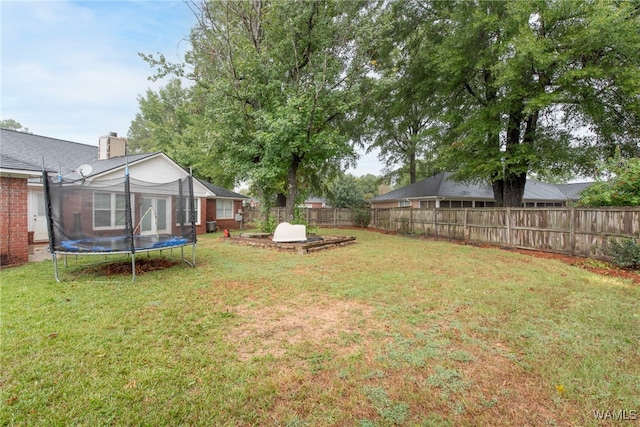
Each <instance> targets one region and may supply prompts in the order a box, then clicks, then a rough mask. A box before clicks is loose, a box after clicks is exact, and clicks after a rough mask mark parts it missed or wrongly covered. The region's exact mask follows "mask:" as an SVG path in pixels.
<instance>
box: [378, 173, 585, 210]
mask: <svg viewBox="0 0 640 427" xmlns="http://www.w3.org/2000/svg"><path fill="white" fill-rule="evenodd" d="M452 175H453V174H452V173H451V172H441V173H439V174H436V175H434V176H431V177H429V178H426V179H423V180H422V181H418V182H416V183H413V184H410V185H407V186H406V187H402V188H398V189H397V190H393V191H390V192H388V193H386V194H382V195H380V196H377V197H374V198H373V199H372V200H371V202H372V203H376V202H389V201H396V200H405V199H419V198H436V197H437V198H444V199H453V198H455V199H474V200H494V197H493V189H492V188H491V186H490V185H479V184H464V183H458V182H455V181H453V179H451V176H452ZM588 185H590V184H588V183H587V184H585V185H584V186H582V187H581V188H579V187H578V186H576V185H575V184H565V185H564V186H562V188H564V189H565V191H563V190H562V189H561V186H557V185H553V184H547V183H544V182H539V181H535V180H531V179H528V180H527V183H526V185H525V188H524V197H523V200H524V201H528V200H535V201H539V200H548V201H565V200H568V199H570V200H575V199H577V198H578V194H579V192H580V191H581V190H583V189H584V188H585V187H586V186H588ZM578 188H579V190H578Z"/></svg>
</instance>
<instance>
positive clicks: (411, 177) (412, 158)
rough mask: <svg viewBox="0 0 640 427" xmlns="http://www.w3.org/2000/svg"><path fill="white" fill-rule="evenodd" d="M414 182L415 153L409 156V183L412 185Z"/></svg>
mask: <svg viewBox="0 0 640 427" xmlns="http://www.w3.org/2000/svg"><path fill="white" fill-rule="evenodd" d="M415 182H416V153H415V152H413V153H411V154H410V155H409V183H410V184H414V183H415Z"/></svg>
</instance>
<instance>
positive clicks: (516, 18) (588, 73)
mask: <svg viewBox="0 0 640 427" xmlns="http://www.w3.org/2000/svg"><path fill="white" fill-rule="evenodd" d="M394 7H395V9H394V13H395V16H396V19H400V17H411V19H405V21H404V22H405V24H406V25H407V26H409V27H408V28H414V30H411V31H407V32H406V33H407V34H408V35H407V37H406V38H404V39H401V40H399V41H397V42H396V43H397V44H398V45H401V46H402V45H410V43H408V42H405V40H409V38H410V37H412V36H413V35H414V34H416V32H418V33H419V34H421V35H422V37H420V39H419V40H420V41H419V42H418V43H417V47H416V48H415V49H412V50H408V51H407V52H409V54H411V55H413V56H415V57H419V58H420V61H421V62H422V63H423V64H424V68H425V69H426V70H434V72H430V73H428V74H426V75H424V76H423V77H424V78H425V79H426V80H427V84H428V87H430V88H434V89H435V90H434V92H433V94H432V101H433V102H434V103H435V104H436V105H439V107H438V108H436V109H434V110H433V111H439V112H438V113H437V114H436V116H435V117H433V119H434V122H435V123H440V124H442V129H441V131H442V133H441V135H442V138H441V142H440V144H439V147H438V161H439V163H440V164H441V166H442V167H443V169H448V170H451V171H453V172H455V178H457V179H458V180H462V181H480V182H488V183H490V184H491V185H492V186H493V189H494V195H495V198H496V201H497V203H498V205H504V206H520V205H521V202H522V196H523V193H524V185H525V182H526V178H527V174H530V173H539V174H547V175H549V174H552V175H563V174H566V173H567V172H568V171H571V172H573V173H578V172H582V173H589V172H592V171H593V168H594V163H593V160H594V159H597V158H604V157H605V156H607V155H610V154H611V152H612V148H613V147H614V146H615V145H616V144H617V145H622V146H624V148H623V151H624V152H625V153H626V154H627V155H634V154H633V153H637V151H638V142H639V135H640V133H639V132H638V129H639V127H640V114H639V112H640V92H639V85H638V82H639V81H640V55H638V54H637V53H638V51H637V49H638V46H639V45H640V33H639V32H638V31H637V28H638V25H639V23H640V22H639V18H638V15H639V12H638V9H637V8H636V7H635V6H634V4H633V3H632V2H609V1H604V2H555V1H535V2H493V1H488V2H485V1H476V2H467V1H451V2H431V3H423V2H418V1H413V0H407V1H399V2H395V3H394ZM410 40H415V38H412V39H410ZM575 129H584V130H585V131H583V132H582V135H580V134H578V133H576V132H574V130H575Z"/></svg>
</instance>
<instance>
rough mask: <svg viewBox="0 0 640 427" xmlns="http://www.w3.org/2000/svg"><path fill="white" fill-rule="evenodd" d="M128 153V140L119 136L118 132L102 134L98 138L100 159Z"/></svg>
mask: <svg viewBox="0 0 640 427" xmlns="http://www.w3.org/2000/svg"><path fill="white" fill-rule="evenodd" d="M126 155H127V140H126V139H124V138H118V134H117V133H116V132H109V135H105V136H101V137H100V139H99V140H98V158H99V159H100V160H106V159H110V158H112V157H119V156H126Z"/></svg>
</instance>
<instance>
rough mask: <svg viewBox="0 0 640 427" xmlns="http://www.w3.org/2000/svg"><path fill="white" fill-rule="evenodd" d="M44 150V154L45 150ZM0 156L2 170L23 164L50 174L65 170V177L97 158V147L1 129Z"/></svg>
mask: <svg viewBox="0 0 640 427" xmlns="http://www.w3.org/2000/svg"><path fill="white" fill-rule="evenodd" d="M43 149H44V150H43ZM0 154H1V158H2V166H3V168H4V167H7V166H6V165H5V161H6V162H7V165H9V164H14V165H19V164H22V165H23V167H34V166H35V169H31V170H42V165H43V162H44V167H45V169H46V170H48V171H51V172H58V171H60V170H62V173H63V174H66V173H68V172H70V171H72V170H74V169H76V168H77V167H78V166H80V165H81V164H83V163H88V162H90V161H91V160H93V159H97V158H98V147H97V146H91V145H86V144H80V143H77V142H71V141H64V140H62V139H56V138H49V137H46V136H40V135H33V134H30V133H25V132H18V131H15V130H9V129H0Z"/></svg>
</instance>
